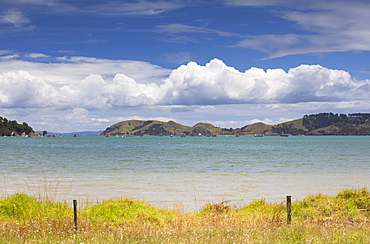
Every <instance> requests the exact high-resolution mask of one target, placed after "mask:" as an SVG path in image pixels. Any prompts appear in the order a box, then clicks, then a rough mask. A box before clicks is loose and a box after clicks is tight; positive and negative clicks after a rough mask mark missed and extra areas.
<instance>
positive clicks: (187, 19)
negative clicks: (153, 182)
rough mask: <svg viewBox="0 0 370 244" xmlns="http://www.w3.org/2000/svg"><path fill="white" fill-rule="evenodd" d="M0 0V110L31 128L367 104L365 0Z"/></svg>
mask: <svg viewBox="0 0 370 244" xmlns="http://www.w3.org/2000/svg"><path fill="white" fill-rule="evenodd" d="M0 4H1V6H2V8H1V9H0V35H1V38H0V116H2V117H6V118H8V119H12V120H14V119H15V120H17V121H18V122H23V121H26V122H27V123H29V124H30V125H31V126H32V127H33V128H34V129H35V130H48V131H55V132H73V131H81V130H103V129H105V128H106V127H108V126H110V125H112V124H114V123H117V122H120V121H122V120H127V119H144V120H146V119H156V120H161V121H168V120H174V121H176V122H178V123H181V124H184V125H190V126H192V125H194V124H195V123H197V122H209V123H212V124H214V125H216V126H220V127H226V128H230V127H232V128H237V127H241V126H244V125H247V124H252V123H254V122H257V121H262V122H265V123H267V124H277V123H280V122H284V121H288V120H291V119H296V118H301V117H302V116H303V115H304V114H311V113H319V112H334V113H352V112H369V110H370V99H369V92H370V64H369V60H370V52H369V50H370V26H369V24H368V23H369V22H370V15H369V14H368V12H369V11H370V2H368V1H365V0H362V1H360V0H351V1H350V0H347V1H344V0H343V1H342V0H337V1H332V0H320V1H317V0H313V1H292V0H280V1H274V0H260V1H252V0H218V1H217V0H216V1H196V0H182V1H165V0H163V1H155V0H151V1H148V0H141V1H134V0H133V1H113V0H104V1H97V0H95V1H88V0H86V1H73V0H69V1H62V0H59V1H58V0H12V1H9V0H0Z"/></svg>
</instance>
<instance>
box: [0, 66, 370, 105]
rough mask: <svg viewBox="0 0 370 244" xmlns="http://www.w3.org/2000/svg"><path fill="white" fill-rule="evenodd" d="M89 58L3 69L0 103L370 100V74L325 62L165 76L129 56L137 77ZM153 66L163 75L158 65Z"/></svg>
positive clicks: (191, 69)
mask: <svg viewBox="0 0 370 244" xmlns="http://www.w3.org/2000/svg"><path fill="white" fill-rule="evenodd" d="M86 60H88V59H84V61H81V60H80V61H78V62H77V61H75V62H74V63H48V64H40V63H32V62H29V61H28V62H24V61H22V62H21V63H20V64H21V66H22V65H23V68H26V70H17V71H14V70H9V71H7V72H2V73H0V107H2V108H54V109H57V110H64V109H74V108H82V109H86V110H88V111H107V110H114V109H117V108H125V107H136V106H152V105H166V106H168V105H185V106H188V105H220V104H294V103H301V102H329V101H332V102H338V101H352V100H368V92H369V91H370V80H362V81H358V80H355V79H353V78H352V77H351V76H350V74H349V73H348V72H346V71H343V70H333V69H328V68H325V67H322V66H320V65H300V66H298V67H295V68H291V69H290V70H288V72H285V71H284V70H282V69H269V70H266V71H265V70H263V69H259V68H250V69H248V70H246V71H245V72H241V71H238V70H236V69H235V68H233V67H229V66H227V65H226V64H225V63H224V62H223V61H221V60H219V59H213V60H211V61H210V62H209V63H207V64H206V65H204V66H202V65H199V64H197V63H195V62H189V63H188V64H187V65H182V66H180V67H179V68H177V69H175V70H173V71H172V72H171V73H170V74H169V75H168V76H167V78H163V79H161V80H160V79H159V78H158V76H157V74H155V73H154V75H153V79H152V78H151V77H150V74H146V75H141V74H140V72H141V70H140V68H145V69H147V70H148V67H150V66H149V65H148V64H147V65H143V64H142V63H138V64H137V66H136V67H135V65H134V64H133V63H130V62H128V64H131V65H132V67H131V69H127V67H126V71H127V73H130V72H131V73H134V72H133V70H136V72H138V73H139V74H138V75H136V76H135V75H133V76H135V77H136V79H135V78H133V77H131V76H129V75H127V73H125V72H122V73H120V72H119V73H117V74H112V72H110V73H111V74H110V75H108V74H107V71H106V70H104V69H103V68H99V64H101V65H102V67H104V68H107V67H110V65H112V64H110V63H109V62H112V61H107V63H108V64H107V63H104V62H103V61H102V60H88V61H86ZM16 62H20V61H16ZM115 62H117V61H115ZM122 62H123V63H124V61H122ZM9 63H13V61H2V62H0V70H3V69H4V67H3V68H1V66H2V65H3V64H4V66H5V67H10V66H9ZM26 64H27V65H26ZM74 65H75V67H74ZM27 67H28V68H32V69H29V70H27ZM134 67H135V68H134ZM37 68H38V70H37ZM151 68H152V70H154V71H158V73H161V72H160V70H158V68H157V67H151ZM35 69H36V70H35ZM97 71H98V72H97ZM99 71H101V72H99ZM114 71H118V70H117V69H115V70H114ZM122 71H125V70H123V69H122ZM63 74H65V76H63ZM111 76H112V77H111ZM153 80H155V82H153Z"/></svg>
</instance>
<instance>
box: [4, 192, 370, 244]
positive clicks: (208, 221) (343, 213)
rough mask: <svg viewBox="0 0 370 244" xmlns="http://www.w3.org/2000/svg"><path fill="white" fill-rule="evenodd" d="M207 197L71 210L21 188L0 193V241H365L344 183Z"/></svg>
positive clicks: (366, 196) (364, 218)
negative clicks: (315, 190)
mask: <svg viewBox="0 0 370 244" xmlns="http://www.w3.org/2000/svg"><path fill="white" fill-rule="evenodd" d="M292 209H293V216H292V222H291V224H287V220H286V206H285V203H281V204H272V203H268V202H266V201H265V200H258V201H254V202H252V203H250V204H248V205H246V206H244V207H240V208H233V207H231V206H227V205H224V204H221V203H220V204H208V205H206V206H205V207H204V208H203V209H202V210H201V211H199V212H196V213H184V212H181V211H176V210H168V209H160V208H156V207H153V206H151V205H150V204H148V203H146V202H142V201H135V200H133V199H129V198H120V199H115V200H109V201H106V202H104V203H101V204H96V205H93V206H88V207H86V208H84V209H80V210H79V212H78V230H77V231H75V230H74V222H73V209H71V208H70V207H69V206H68V205H67V204H66V203H54V202H44V201H40V200H37V199H35V198H32V197H29V196H27V195H25V194H21V193H18V194H15V195H12V196H10V197H8V198H5V199H3V200H0V229H1V232H0V243H370V212H369V211H368V210H369V209H370V193H369V191H368V190H367V189H365V188H364V189H356V190H354V189H353V190H344V191H342V192H340V193H338V194H337V195H336V196H334V197H328V196H325V195H321V194H319V195H315V196H310V197H307V198H306V199H304V200H302V201H299V202H294V203H293V204H292Z"/></svg>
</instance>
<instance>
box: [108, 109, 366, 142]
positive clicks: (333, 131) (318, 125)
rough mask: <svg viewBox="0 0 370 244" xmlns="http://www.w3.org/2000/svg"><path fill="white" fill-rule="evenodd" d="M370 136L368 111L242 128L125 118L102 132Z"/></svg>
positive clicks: (314, 115) (313, 115) (109, 134)
mask: <svg viewBox="0 0 370 244" xmlns="http://www.w3.org/2000/svg"><path fill="white" fill-rule="evenodd" d="M181 134H183V135H191V136H197V135H203V136H215V135H256V134H258V135H281V134H291V135H370V114H368V113H356V114H349V115H345V114H340V115H338V114H333V113H320V114H312V115H305V116H304V117H303V118H301V119H296V120H292V121H288V122H285V123H281V124H278V125H266V124H264V123H261V122H259V123H255V124H252V125H246V126H244V127H242V128H237V129H232V128H230V129H227V128H220V127H215V126H214V125H212V124H209V123H198V124H196V125H194V126H192V127H190V126H184V125H181V124H178V123H176V122H174V121H169V122H162V121H153V120H148V121H142V120H128V121H122V122H119V123H117V124H114V125H112V126H110V127H108V128H107V129H106V130H104V131H103V132H102V133H101V135H103V136H111V135H164V136H165V135H181Z"/></svg>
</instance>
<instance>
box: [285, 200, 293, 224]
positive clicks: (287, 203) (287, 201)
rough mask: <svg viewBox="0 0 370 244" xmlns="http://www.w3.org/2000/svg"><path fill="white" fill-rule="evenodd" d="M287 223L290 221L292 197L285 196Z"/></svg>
mask: <svg viewBox="0 0 370 244" xmlns="http://www.w3.org/2000/svg"><path fill="white" fill-rule="evenodd" d="M286 209H287V223H288V224H290V223H291V222H292V197H291V196H286Z"/></svg>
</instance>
